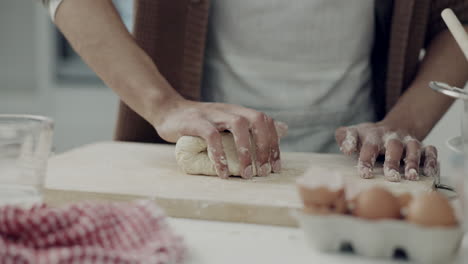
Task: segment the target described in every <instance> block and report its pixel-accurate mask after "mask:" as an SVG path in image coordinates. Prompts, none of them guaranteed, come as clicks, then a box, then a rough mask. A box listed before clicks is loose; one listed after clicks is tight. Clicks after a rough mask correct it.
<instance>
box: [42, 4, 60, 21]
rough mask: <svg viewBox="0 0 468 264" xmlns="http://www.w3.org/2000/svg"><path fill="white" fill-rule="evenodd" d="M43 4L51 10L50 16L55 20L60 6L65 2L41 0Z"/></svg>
mask: <svg viewBox="0 0 468 264" xmlns="http://www.w3.org/2000/svg"><path fill="white" fill-rule="evenodd" d="M41 1H42V4H44V6H45V7H46V8H47V9H49V14H50V17H51V18H52V20H54V19H55V13H56V12H57V9H58V8H59V6H60V4H61V3H62V1H63V0H41Z"/></svg>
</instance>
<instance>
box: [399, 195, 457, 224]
mask: <svg viewBox="0 0 468 264" xmlns="http://www.w3.org/2000/svg"><path fill="white" fill-rule="evenodd" d="M406 220H407V221H408V222H411V223H414V224H418V225H423V226H455V225H457V219H456V217H455V212H454V210H453V208H452V206H451V205H450V202H449V200H448V199H447V198H446V197H445V196H444V195H443V194H441V193H439V192H435V191H434V192H427V193H422V194H420V195H418V196H417V197H415V198H414V199H413V200H412V201H411V203H410V204H409V207H408V215H407V217H406Z"/></svg>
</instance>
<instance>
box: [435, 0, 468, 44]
mask: <svg viewBox="0 0 468 264" xmlns="http://www.w3.org/2000/svg"><path fill="white" fill-rule="evenodd" d="M445 8H451V9H452V10H453V12H454V13H455V14H456V15H457V17H458V19H459V20H460V21H461V23H462V24H465V25H468V0H432V1H431V8H430V15H429V21H428V31H427V38H426V43H429V42H430V41H431V40H432V39H433V38H434V37H435V36H436V35H437V34H438V33H440V32H441V31H443V30H444V29H446V28H447V26H446V25H445V23H444V21H443V19H442V16H441V13H442V10H444V9H445Z"/></svg>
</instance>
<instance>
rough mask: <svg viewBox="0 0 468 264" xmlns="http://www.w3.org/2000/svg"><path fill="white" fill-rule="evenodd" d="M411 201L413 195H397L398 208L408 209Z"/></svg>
mask: <svg viewBox="0 0 468 264" xmlns="http://www.w3.org/2000/svg"><path fill="white" fill-rule="evenodd" d="M412 199H413V195H411V194H410V193H403V194H400V195H398V201H399V202H400V208H404V207H408V205H409V204H410V202H411V200H412Z"/></svg>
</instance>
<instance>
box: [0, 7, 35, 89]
mask: <svg viewBox="0 0 468 264" xmlns="http://www.w3.org/2000/svg"><path fill="white" fill-rule="evenodd" d="M31 2H32V0H28V1H24V0H21V1H6V0H2V1H0V91H2V93H1V94H0V96H3V91H5V90H12V91H20V90H21V91H23V92H27V91H31V88H32V87H34V86H35V82H34V76H35V68H34V48H33V45H34V41H35V32H34V18H35V10H34V6H33V5H32V4H31Z"/></svg>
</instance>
